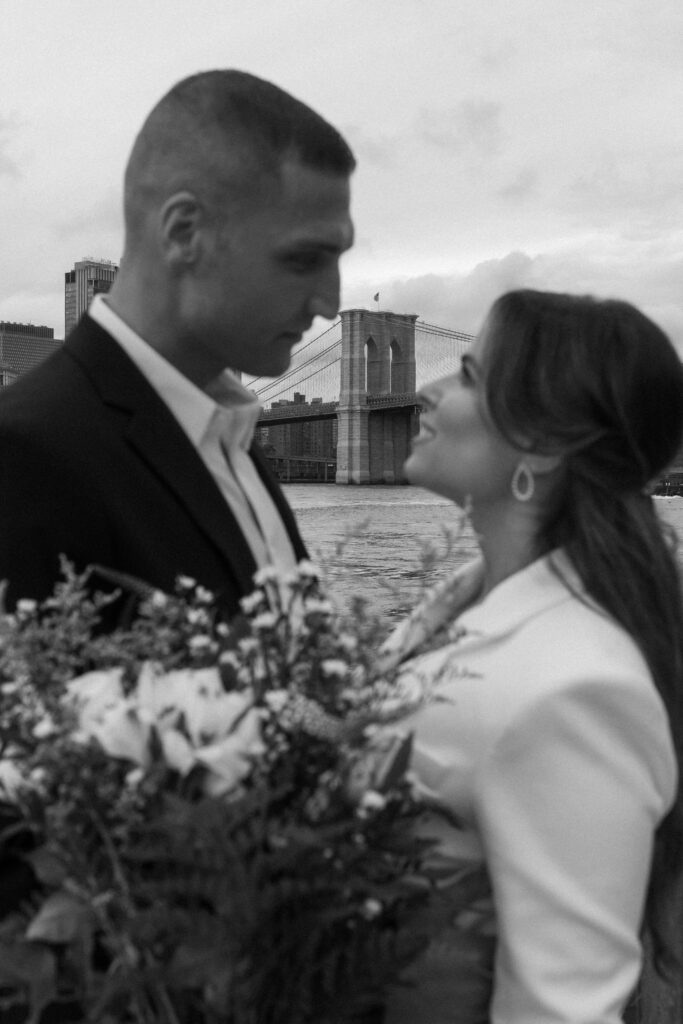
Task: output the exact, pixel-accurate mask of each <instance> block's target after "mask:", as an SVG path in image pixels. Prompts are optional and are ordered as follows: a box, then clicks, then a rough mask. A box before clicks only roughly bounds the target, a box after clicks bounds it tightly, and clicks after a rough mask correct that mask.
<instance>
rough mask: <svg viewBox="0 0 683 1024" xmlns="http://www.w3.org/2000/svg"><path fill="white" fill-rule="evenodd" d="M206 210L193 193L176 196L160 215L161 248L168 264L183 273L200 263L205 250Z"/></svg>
mask: <svg viewBox="0 0 683 1024" xmlns="http://www.w3.org/2000/svg"><path fill="white" fill-rule="evenodd" d="M202 224H203V210H202V207H201V205H200V203H199V201H198V199H197V197H196V196H195V195H193V194H192V192H184V191H183V192H176V193H175V194H174V195H172V196H170V197H169V198H168V199H167V200H166V202H165V203H164V205H163V206H162V207H161V210H160V212H159V232H160V238H161V246H162V249H163V252H164V254H165V257H166V260H167V262H168V263H169V265H171V266H172V267H175V268H178V269H180V268H181V267H183V266H189V265H190V264H192V263H195V262H196V261H197V258H198V256H199V253H200V248H201V229H202Z"/></svg>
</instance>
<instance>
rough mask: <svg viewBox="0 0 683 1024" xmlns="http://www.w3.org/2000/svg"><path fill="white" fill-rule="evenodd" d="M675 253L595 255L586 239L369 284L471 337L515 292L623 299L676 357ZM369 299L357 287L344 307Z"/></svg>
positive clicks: (680, 318) (682, 331) (682, 262)
mask: <svg viewBox="0 0 683 1024" xmlns="http://www.w3.org/2000/svg"><path fill="white" fill-rule="evenodd" d="M680 251H681V250H680V248H679V249H678V253H680ZM596 253H597V254H596ZM678 253H676V254H673V255H672V253H671V252H670V251H668V250H667V249H665V248H664V247H661V248H660V249H657V247H655V246H652V245H648V246H642V247H634V251H633V252H632V253H629V252H628V250H625V249H624V247H623V246H622V245H621V241H620V239H614V240H612V242H611V243H610V244H607V243H606V242H605V243H603V251H602V252H600V250H599V248H598V247H596V243H595V241H594V240H588V241H587V242H586V243H585V244H584V245H583V246H582V245H575V246H573V247H572V248H567V249H564V250H559V249H558V250H555V251H549V252H544V253H538V254H535V255H530V254H529V253H526V252H523V251H515V252H510V253H508V254H507V255H505V256H503V257H501V258H497V259H490V260H484V261H482V262H480V263H478V264H476V265H475V266H473V267H472V268H471V269H470V270H469V271H466V272H463V273H460V274H457V273H456V274H424V275H419V276H414V277H410V278H403V279H401V278H394V279H392V280H387V281H383V282H376V287H375V289H374V290H375V291H376V290H377V289H379V291H380V296H381V308H382V309H384V310H392V311H394V312H396V313H417V314H418V317H419V318H420V320H425V321H427V322H428V323H432V324H437V325H439V326H441V327H448V328H450V329H452V330H457V331H464V332H465V333H468V334H474V333H476V332H477V330H478V329H479V327H480V326H481V324H482V322H483V319H484V317H485V315H486V312H487V310H488V308H489V307H490V305H491V303H492V302H493V301H494V300H495V299H496V298H497V297H498V296H499V295H501V294H503V293H504V292H506V291H509V290H511V289H514V288H537V289H540V290H547V291H566V292H574V293H579V294H592V295H596V296H598V297H603V298H607V297H612V298H620V299H625V300H626V301H628V302H632V303H633V304H634V305H636V306H638V307H639V308H641V309H642V310H643V311H644V312H645V313H646V314H647V315H648V316H650V317H652V319H654V320H655V321H656V322H657V323H658V324H659V325H660V326H661V327H662V328H663V329H664V330H665V331H666V332H667V333H668V334H669V336H670V338H671V340H672V341H673V343H674V344H675V345H676V346H677V348H678V349H679V350H680V352H681V356H682V357H683V299H682V298H681V295H680V282H681V280H683V256H680V255H679V254H678ZM371 294H372V293H371V291H370V285H368V284H364V285H361V284H359V285H357V286H355V287H354V288H353V290H352V293H351V295H350V296H349V298H350V299H351V301H350V302H348V303H347V305H361V306H365V305H368V304H369V303H368V296H370V295H371ZM354 298H355V299H356V301H355V302H354V301H353V300H354Z"/></svg>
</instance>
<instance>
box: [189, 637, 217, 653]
mask: <svg viewBox="0 0 683 1024" xmlns="http://www.w3.org/2000/svg"><path fill="white" fill-rule="evenodd" d="M189 646H190V647H191V648H192V650H194V651H201V650H205V649H206V648H207V647H212V646H213V640H212V639H211V637H210V636H206V635H203V636H193V637H190V640H189Z"/></svg>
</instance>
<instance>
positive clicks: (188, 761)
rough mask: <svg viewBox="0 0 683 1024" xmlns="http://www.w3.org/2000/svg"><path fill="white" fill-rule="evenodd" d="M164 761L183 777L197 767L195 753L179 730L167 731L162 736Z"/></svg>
mask: <svg viewBox="0 0 683 1024" xmlns="http://www.w3.org/2000/svg"><path fill="white" fill-rule="evenodd" d="M159 738H160V740H161V748H162V750H163V754H164V761H165V762H166V764H167V765H169V767H170V768H175V770H176V771H177V772H180V774H181V775H187V773H188V772H189V771H190V769H191V768H192V767H193V766H194V765H195V763H196V759H195V752H194V750H193V749H192V747H191V746H190V744H189V743H188V741H187V739H186V738H185V736H183V734H182V733H181V732H178V730H177V729H166V730H165V731H164V732H162V733H161V734H160V737H159Z"/></svg>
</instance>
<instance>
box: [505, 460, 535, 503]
mask: <svg viewBox="0 0 683 1024" xmlns="http://www.w3.org/2000/svg"><path fill="white" fill-rule="evenodd" d="M535 489H536V484H535V481H534V474H533V473H532V472H531V470H530V469H529V466H528V465H527V464H526V462H525V461H524V460H523V459H522V461H521V462H520V463H518V465H517V469H516V470H515V472H514V473H513V475H512V481H511V483H510V490H511V491H512V496H513V498H514V499H515V500H516V501H530V500H531V498H533V496H534V491H535Z"/></svg>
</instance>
